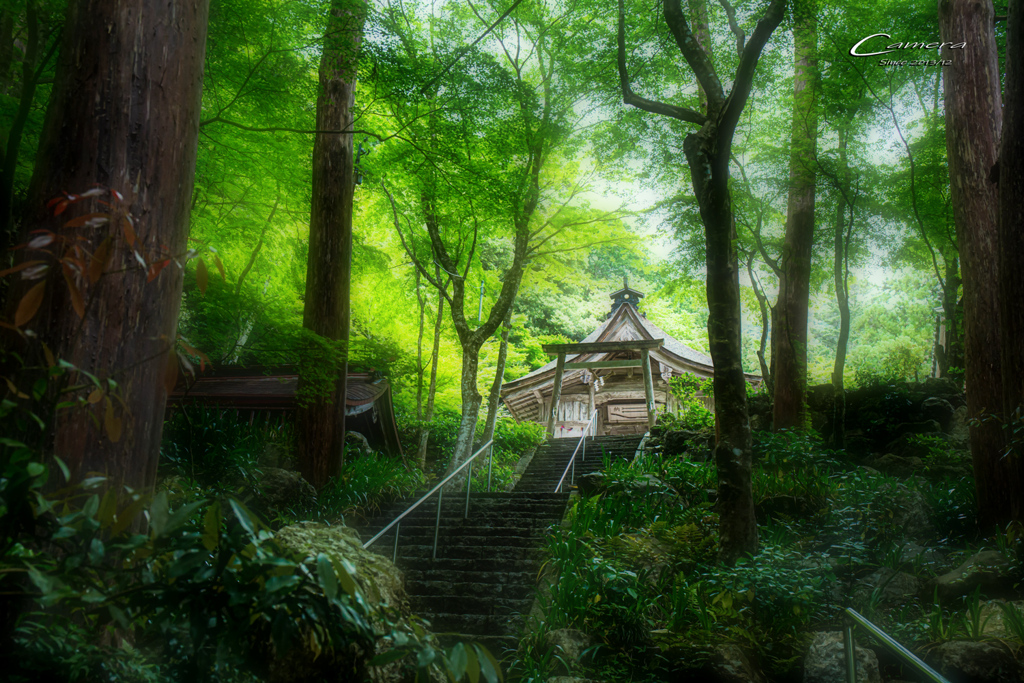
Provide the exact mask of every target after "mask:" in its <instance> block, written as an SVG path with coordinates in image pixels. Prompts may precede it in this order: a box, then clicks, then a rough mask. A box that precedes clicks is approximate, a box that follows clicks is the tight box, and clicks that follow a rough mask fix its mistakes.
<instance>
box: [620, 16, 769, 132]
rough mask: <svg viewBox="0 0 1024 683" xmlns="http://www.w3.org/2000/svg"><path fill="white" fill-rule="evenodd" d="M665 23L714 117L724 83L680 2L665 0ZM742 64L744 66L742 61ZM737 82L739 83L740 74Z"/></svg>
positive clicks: (719, 105) (722, 94)
mask: <svg viewBox="0 0 1024 683" xmlns="http://www.w3.org/2000/svg"><path fill="white" fill-rule="evenodd" d="M619 6H620V7H622V0H619ZM780 19H781V17H780ZM665 23H666V24H667V25H668V30H669V31H671V32H672V37H673V38H675V41H676V45H677V46H678V47H679V52H681V53H682V55H683V59H685V60H686V63H687V64H689V65H690V69H692V70H693V75H694V76H696V77H697V82H698V83H700V87H701V88H703V89H704V94H705V95H707V98H708V116H713V115H714V113H717V112H718V111H719V110H720V109H721V108H722V103H723V102H724V101H725V92H724V91H723V90H722V82H721V81H720V80H718V74H717V73H716V72H715V65H714V64H712V63H711V60H710V59H709V58H708V53H706V52H704V48H702V47H701V46H700V43H698V42H697V39H696V38H695V37H694V35H693V32H692V31H691V30H690V25H689V24H688V23H687V22H686V15H685V14H683V7H682V3H681V2H680V0H665ZM766 39H767V36H766ZM740 63H741V64H742V59H741V60H740ZM755 63H756V62H755ZM736 81H737V82H738V81H739V74H738V72H737V76H736ZM734 89H735V88H734Z"/></svg>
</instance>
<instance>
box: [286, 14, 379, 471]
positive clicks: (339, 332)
mask: <svg viewBox="0 0 1024 683" xmlns="http://www.w3.org/2000/svg"><path fill="white" fill-rule="evenodd" d="M365 12H366V6H365V4H364V3H363V2H361V0H334V1H333V2H332V3H331V9H330V16H329V17H328V23H327V32H326V34H325V35H324V52H323V57H322V58H321V60H320V94H319V96H318V97H317V103H316V125H317V130H351V128H352V117H353V113H352V107H353V105H354V103H355V88H356V67H357V65H358V58H359V47H360V44H361V42H362V30H363V21H364V19H365V16H366V15H365ZM354 192H355V182H354V175H353V136H352V135H350V134H339V133H320V134H318V135H317V136H316V138H315V140H314V142H313V202H312V210H311V214H310V221H309V261H308V265H307V269H306V298H305V307H304V309H303V315H302V325H303V327H305V328H306V329H307V330H309V331H310V332H312V333H314V334H316V335H319V336H320V337H324V338H326V339H330V340H336V341H338V342H341V347H342V348H341V353H342V358H341V359H338V360H336V362H337V366H338V371H337V373H336V374H335V376H334V377H333V382H329V384H330V385H331V386H329V387H317V388H316V389H314V390H313V393H315V394H317V396H316V398H315V399H313V400H311V401H307V402H305V403H304V405H302V406H300V407H299V409H298V411H297V413H296V429H295V431H296V435H297V441H298V457H297V459H298V465H299V471H300V472H301V473H302V476H303V477H304V478H305V479H306V480H307V481H309V482H310V483H311V484H313V486H315V487H316V488H318V489H319V488H321V487H323V486H324V485H325V484H326V483H327V482H328V481H329V480H330V479H331V477H333V476H335V475H336V474H337V473H338V472H339V470H340V469H341V466H342V464H343V462H342V458H343V451H344V439H345V397H346V393H347V392H346V388H347V387H346V384H347V381H346V380H347V374H348V372H347V364H348V349H347V344H348V333H349V319H350V310H351V309H350V306H349V290H350V276H351V272H350V271H351V264H352V206H353V199H354ZM314 355H315V356H316V358H313V359H308V358H307V359H304V360H305V362H304V363H303V365H304V366H305V368H304V370H303V371H300V372H301V374H300V378H299V384H300V387H299V391H300V392H303V391H308V390H309V388H310V386H311V384H312V381H311V379H310V377H311V375H312V374H314V373H316V372H317V370H320V371H321V372H322V370H323V369H322V367H311V366H322V364H323V363H324V361H325V360H327V359H323V358H320V357H319V356H321V355H322V354H314ZM330 360H332V361H334V360H335V359H330ZM310 361H311V362H310Z"/></svg>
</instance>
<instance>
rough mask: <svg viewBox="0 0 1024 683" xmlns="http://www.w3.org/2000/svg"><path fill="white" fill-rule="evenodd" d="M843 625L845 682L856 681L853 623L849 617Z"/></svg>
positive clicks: (851, 682)
mask: <svg viewBox="0 0 1024 683" xmlns="http://www.w3.org/2000/svg"><path fill="white" fill-rule="evenodd" d="M844 621H845V622H846V623H845V624H844V625H843V653H844V656H845V659H846V683H857V656H856V654H855V650H854V642H853V624H851V623H850V620H849V619H845V620H844Z"/></svg>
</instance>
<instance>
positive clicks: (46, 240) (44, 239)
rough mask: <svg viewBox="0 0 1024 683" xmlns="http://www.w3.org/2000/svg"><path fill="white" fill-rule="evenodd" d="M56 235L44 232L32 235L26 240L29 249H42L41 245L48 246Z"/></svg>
mask: <svg viewBox="0 0 1024 683" xmlns="http://www.w3.org/2000/svg"><path fill="white" fill-rule="evenodd" d="M54 237H56V235H54V234H53V233H52V232H49V231H47V232H44V233H43V234H42V235H38V236H36V237H33V238H32V239H30V240H29V242H28V248H29V249H42V248H43V247H46V246H49V245H50V244H51V243H52V242H53V238H54Z"/></svg>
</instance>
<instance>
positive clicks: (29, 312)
mask: <svg viewBox="0 0 1024 683" xmlns="http://www.w3.org/2000/svg"><path fill="white" fill-rule="evenodd" d="M45 291H46V280H43V281H42V282H40V283H39V284H38V285H36V286H35V287H33V288H32V289H30V290H28V292H27V293H26V294H25V296H23V297H22V298H21V301H20V302H18V310H17V311H15V312H14V325H15V327H21V326H22V325H24V324H25V323H27V322H28V321H29V320H31V319H32V317H33V316H34V315H35V314H36V311H38V310H39V304H41V303H43V294H44V293H45Z"/></svg>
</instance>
